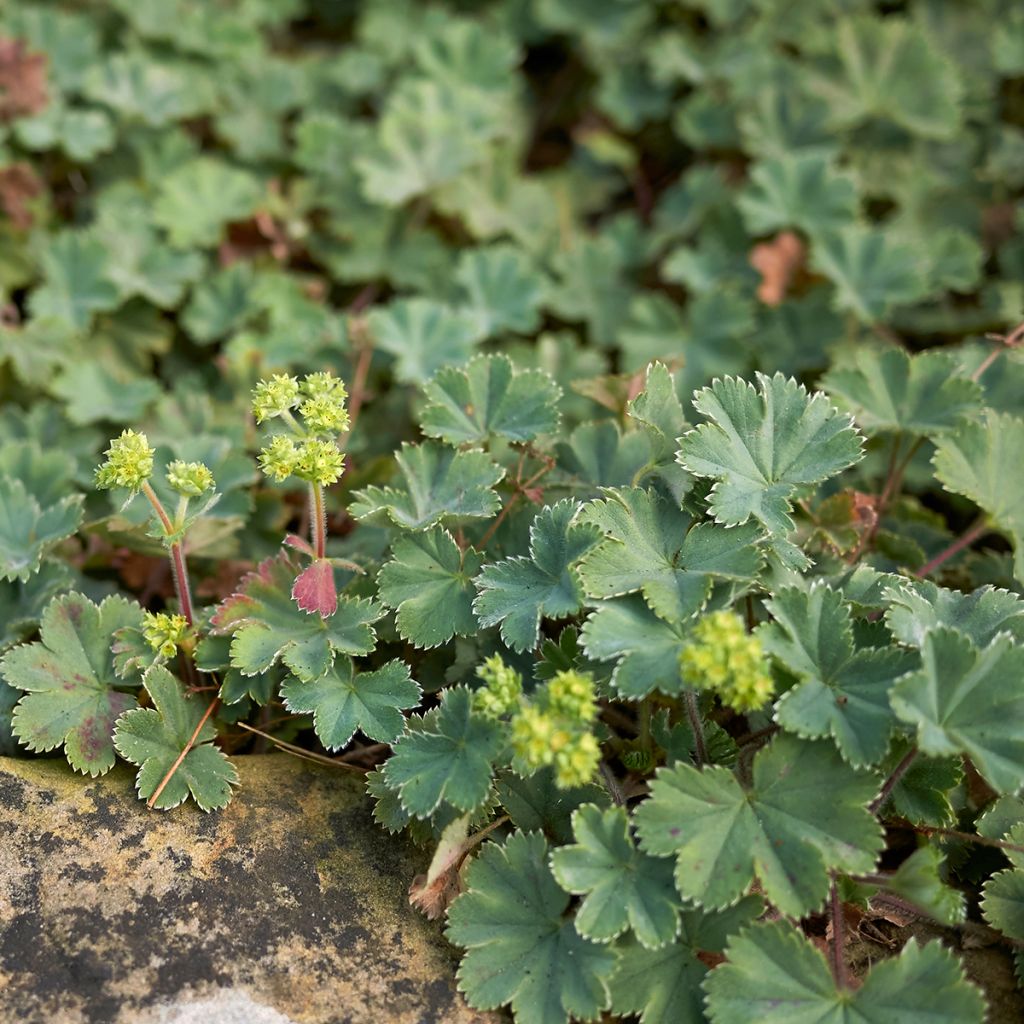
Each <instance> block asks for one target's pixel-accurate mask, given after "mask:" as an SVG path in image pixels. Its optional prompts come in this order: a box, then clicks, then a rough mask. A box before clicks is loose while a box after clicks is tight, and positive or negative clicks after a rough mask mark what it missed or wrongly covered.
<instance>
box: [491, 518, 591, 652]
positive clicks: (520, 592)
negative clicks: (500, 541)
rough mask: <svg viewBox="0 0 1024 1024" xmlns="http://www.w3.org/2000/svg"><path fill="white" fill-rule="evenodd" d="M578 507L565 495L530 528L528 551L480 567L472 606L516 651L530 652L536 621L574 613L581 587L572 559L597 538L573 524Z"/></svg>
mask: <svg viewBox="0 0 1024 1024" xmlns="http://www.w3.org/2000/svg"><path fill="white" fill-rule="evenodd" d="M578 508H579V506H578V505H577V504H576V502H574V501H572V500H571V499H569V498H565V499H563V500H562V501H559V502H558V503H556V504H555V505H548V506H545V507H544V508H543V509H542V510H541V511H540V512H538V513H537V516H536V517H535V518H534V520H533V525H532V526H531V527H530V555H529V557H528V558H527V557H525V556H523V555H516V556H513V557H512V558H506V559H505V560H504V561H502V562H492V563H491V564H490V565H485V566H484V567H483V570H482V571H481V573H480V575H479V576H478V577H477V580H476V585H477V588H478V589H479V591H480V593H479V596H478V597H477V599H476V601H475V602H474V604H473V610H474V611H475V612H476V615H477V617H478V618H479V620H480V624H481V625H482V626H494V625H497V624H498V623H501V636H502V639H503V640H504V641H505V643H506V644H508V646H509V647H511V648H512V649H513V650H516V651H528V650H533V648H535V647H536V646H537V641H538V638H539V636H540V620H541V618H542V617H543V616H547V617H548V618H552V619H559V618H565V617H566V616H569V615H575V614H576V612H578V611H579V610H580V603H581V602H582V600H583V591H582V588H581V586H580V581H579V574H578V573H577V571H576V568H575V563H576V562H577V561H578V560H579V558H580V557H581V556H582V555H584V554H585V553H586V552H587V551H589V550H590V549H591V548H592V547H593V546H594V544H596V543H597V541H598V540H599V539H600V534H599V533H598V531H597V530H596V529H595V528H594V527H592V526H589V525H586V524H580V523H574V522H573V519H574V517H575V515H576V512H577V509H578Z"/></svg>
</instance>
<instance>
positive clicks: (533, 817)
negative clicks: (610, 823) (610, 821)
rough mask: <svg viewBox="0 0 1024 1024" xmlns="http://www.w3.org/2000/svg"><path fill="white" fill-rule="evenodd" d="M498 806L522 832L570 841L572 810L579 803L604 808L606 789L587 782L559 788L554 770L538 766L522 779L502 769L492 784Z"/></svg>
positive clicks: (607, 798)
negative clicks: (537, 769)
mask: <svg viewBox="0 0 1024 1024" xmlns="http://www.w3.org/2000/svg"><path fill="white" fill-rule="evenodd" d="M494 788H495V791H496V793H497V796H498V800H499V802H500V803H501V806H502V807H503V808H504V809H505V811H506V813H507V814H508V816H509V818H510V819H511V821H512V824H513V825H515V827H516V828H517V829H519V830H520V831H521V832H543V833H544V835H546V836H549V837H550V838H551V839H552V840H553V841H554V842H556V843H569V842H572V813H573V811H575V810H576V808H577V807H579V806H580V805H581V804H585V803H589V804H597V805H598V806H599V807H602V808H603V807H607V806H608V803H609V799H610V798H609V796H608V791H607V790H606V789H605V788H604V787H603V786H598V785H596V784H594V783H586V784H585V785H583V786H572V787H570V788H569V789H561V788H560V787H559V786H558V785H557V784H556V783H555V770H554V768H552V767H550V766H549V767H545V768H541V769H540V770H539V771H536V772H533V774H531V775H527V776H526V777H525V778H524V777H523V776H521V775H517V774H516V773H515V772H513V771H505V772H501V773H499V775H498V778H497V780H496V782H495V784H494Z"/></svg>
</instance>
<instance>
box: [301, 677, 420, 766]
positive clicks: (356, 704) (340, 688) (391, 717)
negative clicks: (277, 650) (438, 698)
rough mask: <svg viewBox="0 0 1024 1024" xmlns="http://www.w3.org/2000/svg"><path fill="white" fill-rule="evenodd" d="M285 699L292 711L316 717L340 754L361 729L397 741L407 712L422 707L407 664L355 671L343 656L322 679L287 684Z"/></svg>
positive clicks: (325, 739) (323, 736) (320, 733)
mask: <svg viewBox="0 0 1024 1024" xmlns="http://www.w3.org/2000/svg"><path fill="white" fill-rule="evenodd" d="M281 699H282V700H283V701H284V703H285V706H286V707H287V708H288V710H289V711H296V712H299V713H307V714H309V713H311V714H312V715H313V729H314V731H315V732H316V734H317V737H318V738H319V739H320V742H321V743H323V745H324V746H325V747H326V748H327V749H328V750H341V749H342V748H343V747H346V746H348V743H349V741H350V740H351V739H352V737H353V735H355V733H356V730H359V731H360V732H362V733H363V734H364V735H366V736H367V737H368V738H369V739H371V740H374V741H376V742H378V743H391V742H392V741H393V740H395V739H396V738H397V737H398V736H399V735H401V732H402V729H403V727H404V725H405V718H404V717H403V715H402V712H403V711H406V710H408V709H409V708H414V707H415V706H416V705H417V704H418V703H419V701H420V688H419V686H417V685H416V683H415V681H414V680H413V679H412V677H411V676H410V675H409V666H408V665H406V664H405V662H404V661H398V660H396V661H389V662H388V663H387V664H386V665H384V666H383V667H381V668H379V669H376V670H375V671H373V672H356V669H355V665H354V664H353V662H352V659H351V658H346V657H342V658H338V659H336V660H335V662H334V665H333V666H331V668H329V669H328V670H327V672H326V673H325V674H324V675H322V676H320V678H319V679H314V680H312V681H310V682H302V681H301V680H298V679H289V680H287V681H286V682H285V683H284V685H283V686H282V687H281Z"/></svg>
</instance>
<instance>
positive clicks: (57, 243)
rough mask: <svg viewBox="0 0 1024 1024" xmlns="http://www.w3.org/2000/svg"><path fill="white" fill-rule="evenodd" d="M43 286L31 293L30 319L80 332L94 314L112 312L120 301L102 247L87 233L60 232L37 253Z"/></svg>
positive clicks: (104, 248)
mask: <svg viewBox="0 0 1024 1024" xmlns="http://www.w3.org/2000/svg"><path fill="white" fill-rule="evenodd" d="M39 263H40V266H41V267H42V271H43V281H44V283H43V284H42V285H40V286H39V287H38V288H36V290H35V291H34V292H33V293H32V295H31V298H30V299H29V306H30V308H31V310H32V313H33V315H34V316H37V317H52V318H53V319H54V320H56V321H57V322H59V323H61V324H66V325H67V326H68V327H71V328H73V329H75V330H79V331H83V330H85V329H86V328H87V327H88V326H89V323H90V321H91V320H92V316H93V314H94V313H99V312H104V311H106V310H110V309H114V308H115V307H116V306H117V305H118V304H119V303H120V301H121V295H120V292H119V291H118V289H117V286H116V285H115V284H114V283H113V281H111V280H110V278H109V276H108V264H107V249H106V246H104V245H103V243H102V242H101V241H100V240H99V239H98V238H95V237H94V236H93V235H91V234H87V233H85V232H82V231H62V232H61V233H60V234H57V235H53V236H52V237H51V238H50V239H49V240H48V241H47V244H46V247H45V248H44V249H43V251H42V252H41V253H40V256H39Z"/></svg>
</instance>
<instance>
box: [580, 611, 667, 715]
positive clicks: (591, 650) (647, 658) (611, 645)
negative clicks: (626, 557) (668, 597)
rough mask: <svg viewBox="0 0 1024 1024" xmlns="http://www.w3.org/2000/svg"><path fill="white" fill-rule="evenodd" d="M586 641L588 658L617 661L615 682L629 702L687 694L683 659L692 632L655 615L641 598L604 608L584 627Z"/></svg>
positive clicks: (594, 612)
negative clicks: (651, 696)
mask: <svg viewBox="0 0 1024 1024" xmlns="http://www.w3.org/2000/svg"><path fill="white" fill-rule="evenodd" d="M581 639H582V641H583V649H584V650H585V651H586V652H587V657H588V658H593V659H594V660H595V661H609V660H612V659H615V660H616V664H615V671H614V672H613V673H612V680H611V682H612V686H614V687H615V689H616V691H617V692H618V694H619V695H620V696H621V697H623V698H624V699H625V700H640V699H641V698H642V697H646V696H647V695H648V694H649V693H652V692H653V691H655V690H657V691H658V692H659V693H664V694H667V695H669V696H674V695H676V694H678V693H681V692H682V689H683V678H682V675H681V674H680V671H679V657H680V655H681V654H682V653H683V648H684V647H685V646H686V630H685V629H684V627H683V626H682V624H680V623H676V622H666V621H665V619H663V618H660V617H659V616H658V615H655V614H654V612H652V611H651V609H650V608H649V607H648V606H647V603H646V602H645V601H644V599H643V598H642V597H641V596H640V595H638V594H636V595H630V596H628V597H623V598H619V599H617V600H615V601H602V602H601V603H599V604H598V606H597V608H596V609H595V610H594V611H593V612H591V613H590V615H589V616H588V618H587V621H586V622H585V623H584V624H583V631H582V633H581Z"/></svg>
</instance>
